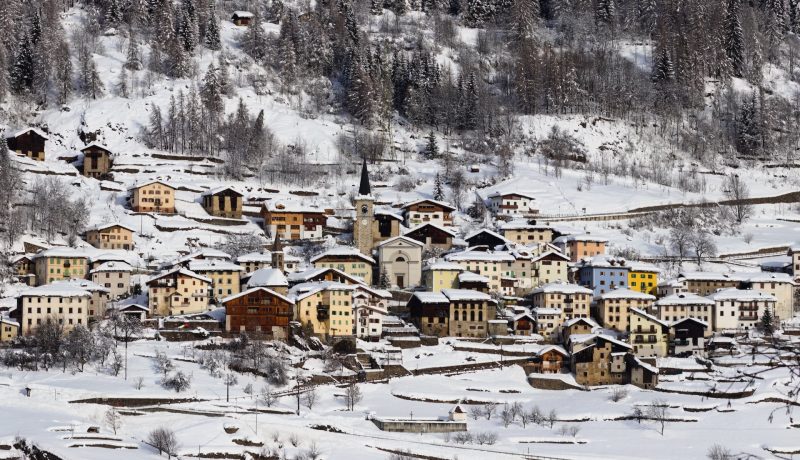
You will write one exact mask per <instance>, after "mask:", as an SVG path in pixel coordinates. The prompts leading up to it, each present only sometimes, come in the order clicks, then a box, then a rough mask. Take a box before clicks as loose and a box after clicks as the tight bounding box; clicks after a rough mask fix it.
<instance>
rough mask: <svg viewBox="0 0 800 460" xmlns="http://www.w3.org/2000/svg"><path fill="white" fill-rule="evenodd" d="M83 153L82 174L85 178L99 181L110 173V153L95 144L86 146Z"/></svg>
mask: <svg viewBox="0 0 800 460" xmlns="http://www.w3.org/2000/svg"><path fill="white" fill-rule="evenodd" d="M81 152H83V167H82V173H83V175H84V176H86V177H94V178H95V179H100V178H103V177H105V176H106V175H107V174H108V173H109V172H111V166H112V164H111V152H110V151H108V150H107V149H105V148H103V147H100V146H99V145H96V144H91V145H88V146H87V147H86V148H84V149H83V150H81Z"/></svg>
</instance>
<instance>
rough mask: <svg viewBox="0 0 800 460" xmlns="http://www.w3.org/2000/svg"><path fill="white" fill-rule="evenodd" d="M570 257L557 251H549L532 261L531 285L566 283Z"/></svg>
mask: <svg viewBox="0 0 800 460" xmlns="http://www.w3.org/2000/svg"><path fill="white" fill-rule="evenodd" d="M568 265H569V257H567V256H565V255H564V254H561V253H559V252H556V251H547V252H545V253H543V254H541V255H539V256H537V257H534V258H533V259H532V260H531V285H532V286H541V285H543V284H550V283H558V282H566V281H567V279H568V270H569V267H568Z"/></svg>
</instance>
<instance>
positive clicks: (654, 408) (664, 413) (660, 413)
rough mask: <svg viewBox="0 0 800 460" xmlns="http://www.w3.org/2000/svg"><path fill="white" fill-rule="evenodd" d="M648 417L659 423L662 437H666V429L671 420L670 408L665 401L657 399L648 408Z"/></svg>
mask: <svg viewBox="0 0 800 460" xmlns="http://www.w3.org/2000/svg"><path fill="white" fill-rule="evenodd" d="M647 417H648V418H649V419H650V420H653V421H654V422H656V423H658V425H659V427H660V430H659V433H661V436H664V427H665V426H666V424H667V420H668V419H669V406H668V405H667V403H666V401H664V400H663V399H656V400H654V401H653V402H652V403H650V405H649V406H648V407H647Z"/></svg>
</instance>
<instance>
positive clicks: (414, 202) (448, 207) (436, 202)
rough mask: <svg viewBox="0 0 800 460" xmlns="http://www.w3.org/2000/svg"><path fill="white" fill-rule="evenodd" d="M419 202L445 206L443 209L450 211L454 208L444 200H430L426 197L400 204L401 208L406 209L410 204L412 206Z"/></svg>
mask: <svg viewBox="0 0 800 460" xmlns="http://www.w3.org/2000/svg"><path fill="white" fill-rule="evenodd" d="M420 203H431V204H435V205H436V206H439V207H442V208H445V209H449V210H451V211H455V210H456V208H454V207H452V206H450V205H449V204H448V203H445V202H444V201H436V200H431V199H428V198H423V199H421V200H414V201H411V202H409V203H406V204H404V205H403V206H402V208H403V209H406V208H408V207H411V206H414V205H415V204H420Z"/></svg>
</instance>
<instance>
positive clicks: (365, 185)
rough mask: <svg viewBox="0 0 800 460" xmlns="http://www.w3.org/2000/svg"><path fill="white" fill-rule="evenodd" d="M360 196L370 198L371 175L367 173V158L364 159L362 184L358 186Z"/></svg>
mask: <svg viewBox="0 0 800 460" xmlns="http://www.w3.org/2000/svg"><path fill="white" fill-rule="evenodd" d="M358 194H359V195H361V196H369V195H370V188H369V173H368V172H367V158H366V157H364V162H363V163H362V164H361V183H360V184H359V185H358Z"/></svg>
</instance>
